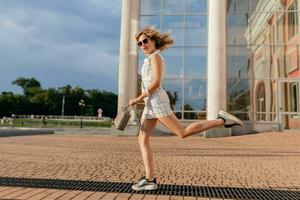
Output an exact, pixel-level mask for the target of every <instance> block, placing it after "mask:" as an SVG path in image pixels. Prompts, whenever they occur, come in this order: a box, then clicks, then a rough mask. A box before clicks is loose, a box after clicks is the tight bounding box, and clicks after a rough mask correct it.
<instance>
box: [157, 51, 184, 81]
mask: <svg viewBox="0 0 300 200" xmlns="http://www.w3.org/2000/svg"><path fill="white" fill-rule="evenodd" d="M162 55H163V57H164V60H165V63H166V66H165V67H166V70H165V77H167V78H179V77H181V78H182V77H183V48H182V47H171V48H170V49H167V50H166V51H163V53H162Z"/></svg>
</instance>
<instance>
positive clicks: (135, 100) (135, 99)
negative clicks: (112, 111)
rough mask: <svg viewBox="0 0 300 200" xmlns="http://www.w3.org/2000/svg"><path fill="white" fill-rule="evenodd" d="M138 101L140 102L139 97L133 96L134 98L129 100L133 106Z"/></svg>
mask: <svg viewBox="0 0 300 200" xmlns="http://www.w3.org/2000/svg"><path fill="white" fill-rule="evenodd" d="M138 102H140V99H139V98H133V99H130V100H129V105H130V106H133V105H135V104H137V103H138Z"/></svg>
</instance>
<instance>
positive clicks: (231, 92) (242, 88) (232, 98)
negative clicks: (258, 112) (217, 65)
mask: <svg viewBox="0 0 300 200" xmlns="http://www.w3.org/2000/svg"><path fill="white" fill-rule="evenodd" d="M251 85H252V80H251V79H241V80H235V79H228V80H227V91H228V94H227V98H228V101H227V102H228V110H229V111H233V112H236V114H235V115H236V116H238V117H241V118H242V119H243V120H250V119H252V118H253V117H251V115H250V114H251V112H252V106H251V93H252V91H251Z"/></svg>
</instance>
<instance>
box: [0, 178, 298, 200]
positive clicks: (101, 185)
mask: <svg viewBox="0 0 300 200" xmlns="http://www.w3.org/2000/svg"><path fill="white" fill-rule="evenodd" d="M132 184H133V183H128V182H127V183H125V182H109V181H80V180H61V179H31V178H12V177H0V186H8V187H29V188H48V189H60V190H81V191H94V192H114V193H138V194H152V195H172V196H197V197H206V198H224V199H226V198H230V199H270V200H275V199H283V200H284V199H292V200H296V199H300V188H298V189H288V188H286V189H261V188H238V187H210V186H192V185H167V184H161V185H159V188H158V189H157V190H155V191H143V192H135V191H133V190H132V189H131V185H132Z"/></svg>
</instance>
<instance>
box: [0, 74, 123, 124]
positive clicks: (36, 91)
mask: <svg viewBox="0 0 300 200" xmlns="http://www.w3.org/2000/svg"><path fill="white" fill-rule="evenodd" d="M12 84H15V85H18V86H20V87H21V88H22V89H23V94H14V93H12V92H2V93H1V95H0V116H1V117H3V116H8V117H10V116H12V115H13V114H14V115H31V114H33V115H62V108H63V107H64V109H63V110H64V115H70V116H74V115H77V116H79V115H81V112H82V114H83V115H86V116H97V115H98V109H99V108H101V109H102V110H103V116H107V117H112V118H114V117H115V116H116V114H117V102H118V96H117V95H116V94H114V93H112V92H108V91H104V90H98V89H90V90H84V89H82V88H81V87H79V86H77V87H74V88H72V87H71V86H70V85H66V86H63V87H59V88H48V89H43V88H42V87H41V84H40V82H39V81H38V80H36V79H35V78H23V77H20V78H18V79H16V80H14V81H13V82H12ZM63 99H64V100H63ZM80 100H84V104H85V106H84V107H83V109H82V110H81V107H80V105H79V101H80ZM63 101H64V103H63ZM63 104H64V106H63Z"/></svg>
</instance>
